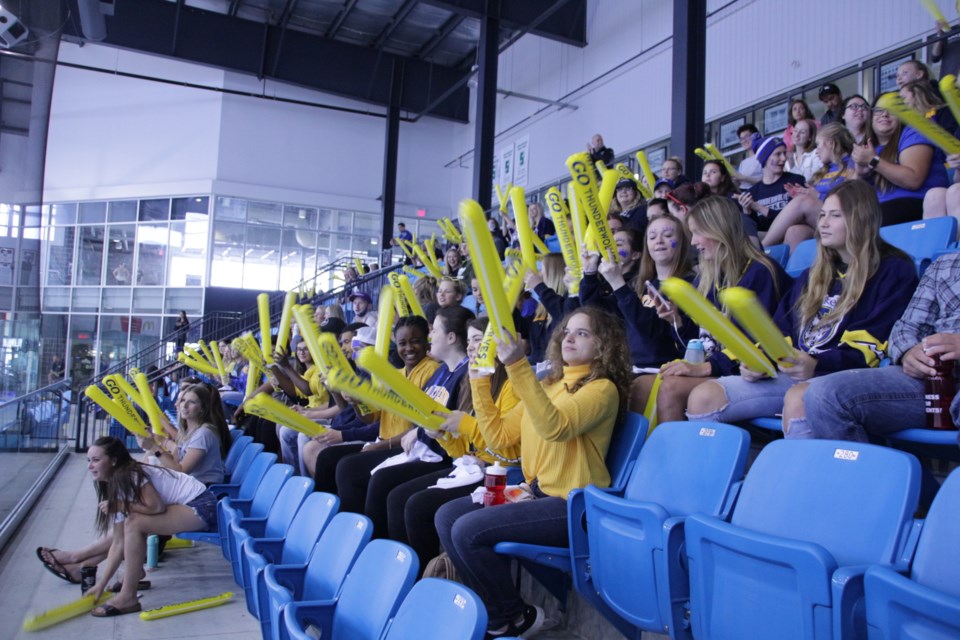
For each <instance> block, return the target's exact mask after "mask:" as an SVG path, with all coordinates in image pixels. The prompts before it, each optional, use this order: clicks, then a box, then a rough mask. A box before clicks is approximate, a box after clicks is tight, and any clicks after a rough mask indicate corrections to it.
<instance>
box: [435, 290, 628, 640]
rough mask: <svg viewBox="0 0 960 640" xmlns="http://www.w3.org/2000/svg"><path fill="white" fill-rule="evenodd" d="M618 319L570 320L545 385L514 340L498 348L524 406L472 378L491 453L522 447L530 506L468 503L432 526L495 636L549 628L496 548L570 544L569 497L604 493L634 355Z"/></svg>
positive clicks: (588, 311) (580, 315) (554, 348)
mask: <svg viewBox="0 0 960 640" xmlns="http://www.w3.org/2000/svg"><path fill="white" fill-rule="evenodd" d="M626 341H627V338H626V335H625V332H624V328H623V325H622V323H621V321H620V320H618V319H616V318H614V317H613V316H612V315H610V314H608V313H607V312H605V311H602V310H600V309H598V308H595V307H583V308H580V309H577V310H576V311H574V312H572V313H571V314H570V315H568V316H567V317H566V318H564V319H563V320H562V321H561V322H560V324H559V326H558V327H557V328H556V330H555V331H554V332H553V335H552V336H551V338H550V343H549V345H548V347H547V359H548V360H549V361H550V362H551V363H552V367H553V368H552V372H551V374H550V375H549V376H548V377H547V378H546V379H545V380H544V381H543V384H542V385H541V384H540V383H539V382H537V379H536V376H535V375H534V372H533V369H532V368H531V367H530V364H529V363H528V362H527V360H526V358H525V357H524V355H523V350H522V348H521V347H519V346H518V345H517V343H516V342H515V341H513V340H505V341H503V342H498V343H497V357H498V358H499V359H500V361H501V362H503V364H504V365H506V369H507V375H508V377H509V379H510V382H511V383H512V385H513V392H514V394H515V395H516V396H517V398H519V400H520V402H519V404H518V405H517V406H516V407H515V408H513V409H512V410H510V411H508V412H506V413H500V412H498V411H497V407H496V405H495V403H494V402H493V400H492V396H491V393H490V381H489V378H486V377H479V376H477V374H476V373H475V371H473V370H471V372H470V373H471V380H470V382H471V387H472V390H473V397H474V410H475V412H476V416H477V427H478V429H479V430H480V431H481V433H482V434H483V438H484V440H485V441H486V443H487V445H488V446H490V447H491V448H495V449H504V448H506V447H509V446H511V445H516V444H518V443H519V445H520V452H521V458H522V463H521V466H522V469H523V475H524V478H525V480H526V481H527V483H529V485H530V487H531V490H532V493H533V499H532V500H527V501H523V502H516V503H512V504H511V503H508V504H505V505H500V506H496V507H488V508H483V507H482V506H480V505H477V504H474V503H473V501H472V500H471V499H470V498H469V497H467V498H461V499H458V500H454V501H453V502H449V503H447V504H446V505H444V506H443V507H441V508H440V510H439V511H438V512H437V516H436V519H435V524H436V527H437V533H438V534H439V536H440V541H441V542H442V544H443V548H444V549H446V551H447V553H448V554H449V555H450V558H451V560H452V561H453V563H454V565H455V566H456V567H457V569H458V570H459V572H460V575H461V576H462V577H463V579H464V582H465V583H466V584H467V585H469V586H470V587H471V588H472V589H474V590H475V591H476V592H477V594H479V595H480V597H481V598H482V599H483V601H484V604H485V605H486V607H487V613H488V615H489V623H488V627H489V628H488V631H487V634H488V637H498V636H519V635H520V634H532V633H534V632H536V631H537V630H538V629H540V628H541V627H542V626H543V624H544V614H543V610H541V609H540V608H539V607H535V606H529V605H527V604H525V603H524V602H523V600H522V599H521V597H520V593H519V592H518V591H517V589H516V586H515V584H514V581H513V578H512V576H511V572H510V560H509V559H507V558H504V557H503V556H500V555H498V554H497V553H496V552H495V551H494V550H493V547H494V545H496V544H497V543H498V542H502V541H507V540H509V541H514V542H525V543H531V544H542V545H550V546H565V545H566V544H567V543H568V540H567V502H566V497H567V494H568V493H570V491H571V490H572V489H576V488H581V487H585V486H586V485H588V484H594V485H596V486H598V487H606V486H609V484H610V474H609V473H608V471H607V467H606V465H605V463H604V458H605V456H606V454H607V448H608V446H609V444H610V437H611V435H612V433H613V429H614V426H615V425H616V424H617V423H618V422H619V421H620V418H621V417H622V416H623V414H624V413H625V411H626V406H627V405H626V401H627V400H626V398H627V389H628V387H629V383H630V355H629V350H628V349H626V347H625V345H626Z"/></svg>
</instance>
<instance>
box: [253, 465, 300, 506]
mask: <svg viewBox="0 0 960 640" xmlns="http://www.w3.org/2000/svg"><path fill="white" fill-rule="evenodd" d="M292 475H293V467H291V466H290V465H288V464H274V465H271V466H270V468H269V469H267V472H266V473H265V474H264V475H263V481H262V482H261V483H260V484H259V485H258V486H257V490H256V492H254V494H253V502H251V503H250V511H249V513H248V514H247V515H248V516H249V517H251V518H266V517H267V516H268V515H269V514H270V508H271V507H272V506H273V503H274V502H276V500H277V496H278V495H280V491H281V490H282V489H283V485H284V484H286V482H287V479H288V478H290V477H291V476H292Z"/></svg>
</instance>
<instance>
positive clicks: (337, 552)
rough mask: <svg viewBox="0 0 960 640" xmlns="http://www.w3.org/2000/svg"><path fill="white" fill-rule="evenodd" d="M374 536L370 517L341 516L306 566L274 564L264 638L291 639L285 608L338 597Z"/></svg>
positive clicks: (269, 569) (270, 572)
mask: <svg viewBox="0 0 960 640" xmlns="http://www.w3.org/2000/svg"><path fill="white" fill-rule="evenodd" d="M372 535H373V524H372V523H371V522H370V518H368V517H366V516H364V515H360V514H356V513H338V514H337V515H335V516H334V517H333V520H331V521H330V524H329V525H328V526H327V528H326V529H324V530H323V535H321V536H320V539H319V540H318V541H317V544H316V546H315V548H314V550H313V554H312V555H311V556H310V562H308V563H307V565H306V566H305V567H304V566H286V565H270V566H268V567H267V568H266V570H265V571H264V574H263V577H264V582H265V583H266V585H267V593H268V594H269V596H270V603H269V605H267V607H266V610H264V606H263V604H261V605H260V611H261V612H262V614H261V616H260V628H261V630H262V631H263V637H264V638H273V639H274V640H279V639H280V638H286V637H289V636H288V635H287V633H286V630H285V627H284V624H283V609H284V608H285V607H286V606H287V604H289V603H291V602H294V601H297V602H304V601H308V602H312V601H317V600H321V601H329V600H330V599H332V598H335V597H336V596H337V593H339V591H340V586H341V585H342V584H343V581H344V579H346V577H347V573H349V572H350V568H351V567H352V566H353V563H354V562H355V561H356V559H357V557H358V556H359V555H360V552H361V551H362V550H363V548H364V547H365V546H366V545H367V543H368V542H369V541H370V537H371V536H372Z"/></svg>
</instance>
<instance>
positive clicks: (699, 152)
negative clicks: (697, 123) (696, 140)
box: [693, 147, 716, 162]
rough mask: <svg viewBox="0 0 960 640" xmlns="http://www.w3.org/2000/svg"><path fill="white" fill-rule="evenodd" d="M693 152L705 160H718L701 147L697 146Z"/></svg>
mask: <svg viewBox="0 0 960 640" xmlns="http://www.w3.org/2000/svg"><path fill="white" fill-rule="evenodd" d="M693 152H694V153H695V154H696V155H697V157H698V158H700V159H701V160H703V161H704V162H713V161H714V160H716V158H714V157H713V156H712V155H710V154H709V153H707V152H706V151H704V150H703V149H701V148H700V147H697V148H696V149H694V150H693Z"/></svg>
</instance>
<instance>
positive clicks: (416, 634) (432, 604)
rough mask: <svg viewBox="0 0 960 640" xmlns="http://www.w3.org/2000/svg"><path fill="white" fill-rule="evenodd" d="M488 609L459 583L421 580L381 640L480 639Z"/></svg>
mask: <svg viewBox="0 0 960 640" xmlns="http://www.w3.org/2000/svg"><path fill="white" fill-rule="evenodd" d="M486 631H487V610H486V608H485V607H484V606H483V602H481V600H480V598H479V596H477V594H475V593H474V592H473V591H471V590H470V589H468V588H467V587H465V586H463V585H462V584H460V583H458V582H451V581H450V580H441V579H440V578H424V579H423V580H421V581H420V582H418V583H417V584H415V585H413V589H411V590H410V593H408V594H407V597H406V598H404V599H403V602H402V603H401V604H400V609H399V610H398V611H397V617H395V618H394V619H393V620H391V621H390V626H389V627H388V628H387V633H386V635H384V637H383V640H448V639H449V638H457V639H458V640H483V637H484V635H485V634H486Z"/></svg>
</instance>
